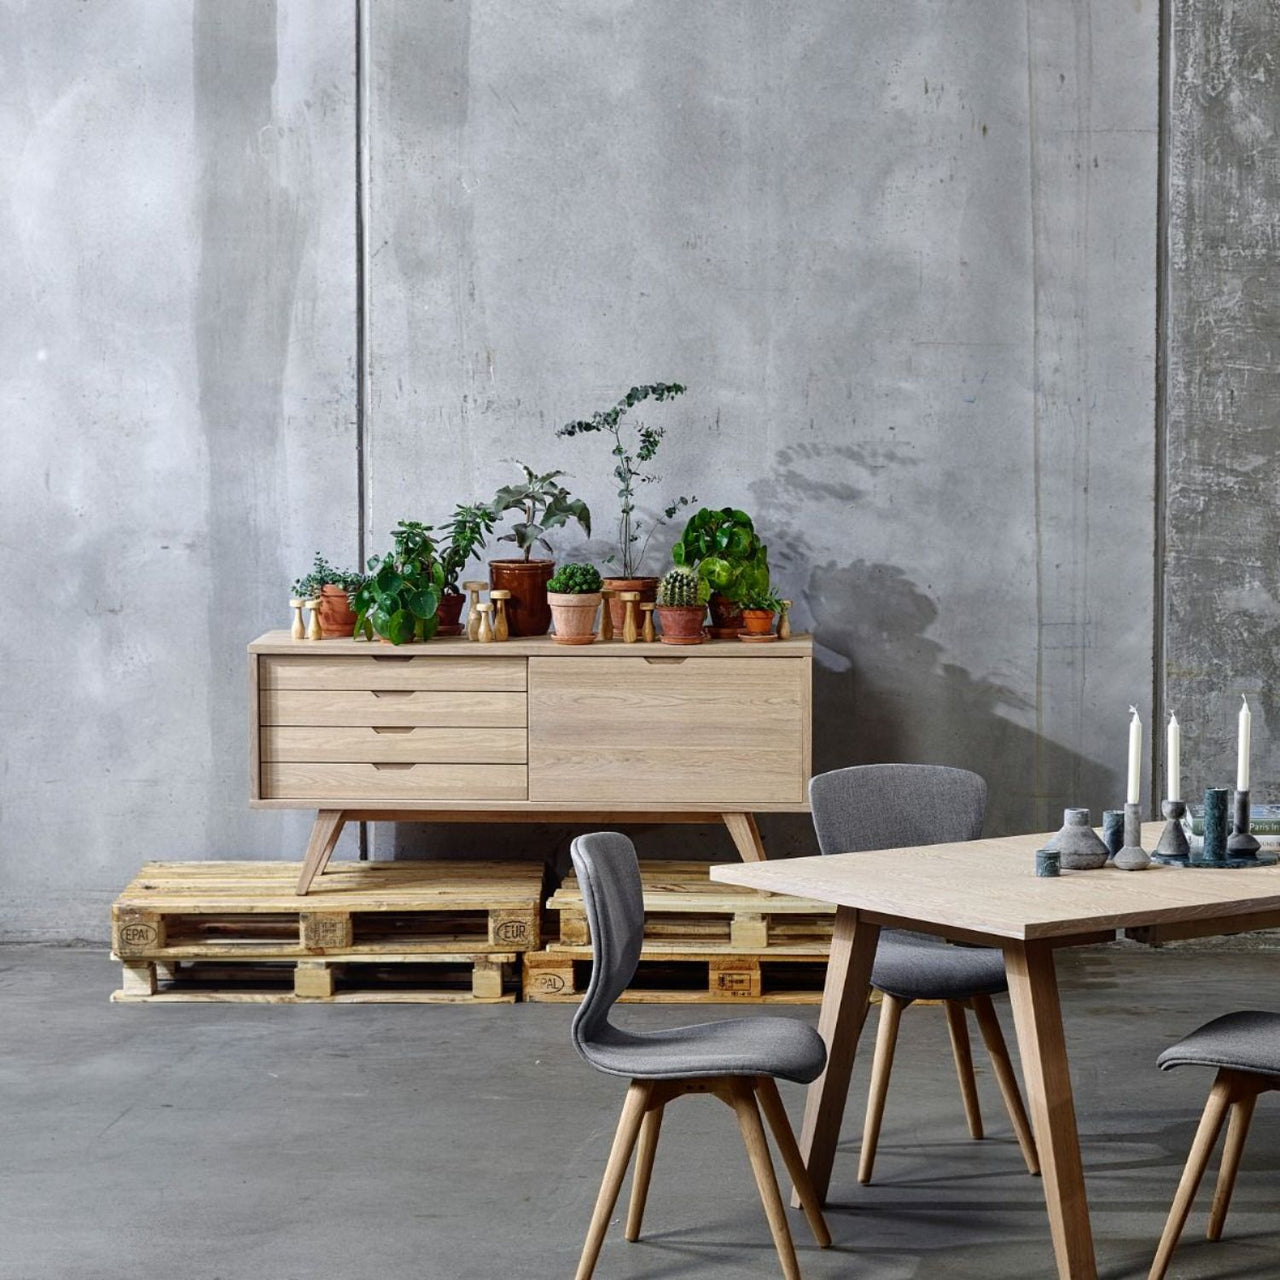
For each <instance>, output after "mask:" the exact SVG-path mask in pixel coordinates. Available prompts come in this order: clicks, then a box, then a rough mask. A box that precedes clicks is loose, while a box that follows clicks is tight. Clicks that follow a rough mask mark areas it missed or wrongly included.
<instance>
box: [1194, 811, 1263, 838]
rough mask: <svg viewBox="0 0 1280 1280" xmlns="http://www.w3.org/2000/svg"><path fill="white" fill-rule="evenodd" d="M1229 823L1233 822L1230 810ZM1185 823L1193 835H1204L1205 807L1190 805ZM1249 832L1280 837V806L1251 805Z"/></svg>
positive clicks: (1228, 814) (1256, 834) (1228, 812)
mask: <svg viewBox="0 0 1280 1280" xmlns="http://www.w3.org/2000/svg"><path fill="white" fill-rule="evenodd" d="M1227 821H1228V823H1229V822H1230V821H1231V812H1230V809H1229V808H1228V811H1227ZM1183 823H1184V825H1185V826H1186V828H1187V830H1188V831H1190V832H1191V834H1192V835H1195V836H1202V835H1204V805H1202V804H1189V805H1188V806H1187V816H1186V818H1184V819H1183ZM1249 830H1250V831H1252V832H1253V834H1254V835H1255V836H1259V837H1261V836H1280V804H1251V805H1250V806H1249Z"/></svg>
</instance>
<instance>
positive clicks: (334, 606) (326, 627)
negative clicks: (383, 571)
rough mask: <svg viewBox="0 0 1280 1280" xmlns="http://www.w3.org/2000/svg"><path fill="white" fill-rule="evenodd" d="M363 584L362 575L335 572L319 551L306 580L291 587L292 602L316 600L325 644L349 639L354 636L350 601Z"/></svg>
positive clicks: (353, 614) (341, 571)
mask: <svg viewBox="0 0 1280 1280" xmlns="http://www.w3.org/2000/svg"><path fill="white" fill-rule="evenodd" d="M363 582H364V574H362V573H355V572H353V571H352V570H348V569H335V568H334V567H333V565H331V564H330V563H329V562H328V561H327V560H326V559H325V558H324V556H322V555H321V554H320V553H319V552H318V551H317V552H316V558H315V561H314V563H313V564H312V566H311V572H310V573H308V574H307V575H306V577H303V578H299V579H298V580H297V581H296V582H295V583H294V584H293V595H294V598H295V599H302V600H319V601H320V604H319V606H318V607H317V612H318V613H319V615H320V634H321V635H323V636H324V637H325V639H326V640H331V639H333V638H334V637H336V636H349V635H351V634H352V632H354V630H355V625H356V613H355V610H354V609H353V608H352V607H351V597H352V596H353V595H354V594H355V592H357V591H358V590H359V589H360V586H361V584H362V583H363Z"/></svg>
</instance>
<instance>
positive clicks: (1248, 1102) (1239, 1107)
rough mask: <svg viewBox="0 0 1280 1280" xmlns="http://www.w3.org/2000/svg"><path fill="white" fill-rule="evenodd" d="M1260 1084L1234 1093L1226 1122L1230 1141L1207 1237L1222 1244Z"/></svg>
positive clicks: (1225, 1152) (1219, 1176) (1225, 1150)
mask: <svg viewBox="0 0 1280 1280" xmlns="http://www.w3.org/2000/svg"><path fill="white" fill-rule="evenodd" d="M1263 1087H1264V1086H1263V1085H1262V1083H1261V1081H1259V1082H1258V1084H1257V1085H1256V1086H1255V1087H1254V1088H1250V1087H1249V1086H1248V1085H1247V1084H1245V1083H1243V1082H1241V1083H1240V1084H1239V1085H1238V1086H1237V1087H1236V1088H1235V1089H1234V1090H1233V1092H1232V1102H1231V1112H1230V1115H1229V1116H1228V1119H1227V1140H1226V1142H1225V1143H1224V1144H1223V1147H1222V1164H1221V1165H1220V1166H1219V1168H1218V1182H1217V1185H1216V1186H1215V1187H1214V1189H1213V1208H1212V1209H1210V1210H1209V1226H1208V1229H1207V1230H1206V1231H1205V1237H1206V1238H1207V1239H1209V1240H1221V1239H1222V1228H1223V1225H1224V1224H1225V1222H1226V1220H1227V1210H1228V1209H1229V1208H1230V1207H1231V1193H1232V1192H1233V1191H1234V1190H1235V1189H1236V1171H1237V1170H1238V1169H1239V1168H1240V1154H1241V1152H1243V1151H1244V1144H1245V1139H1246V1138H1247V1137H1248V1136H1249V1122H1250V1121H1251V1120H1252V1119H1253V1109H1254V1107H1255V1106H1257V1103H1258V1094H1259V1093H1261V1092H1262V1089H1263Z"/></svg>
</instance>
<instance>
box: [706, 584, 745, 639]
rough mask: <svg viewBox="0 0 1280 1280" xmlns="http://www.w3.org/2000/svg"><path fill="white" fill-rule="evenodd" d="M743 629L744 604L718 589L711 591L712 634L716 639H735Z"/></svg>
mask: <svg viewBox="0 0 1280 1280" xmlns="http://www.w3.org/2000/svg"><path fill="white" fill-rule="evenodd" d="M741 630H742V606H741V605H740V604H739V603H738V602H737V601H736V600H730V599H729V597H728V596H722V595H721V594H720V593H719V592H718V591H713V592H712V593H711V636H712V638H713V639H715V640H734V639H736V638H737V635H738V632H739V631H741Z"/></svg>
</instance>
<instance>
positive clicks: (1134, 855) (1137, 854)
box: [1115, 804, 1151, 871]
mask: <svg viewBox="0 0 1280 1280" xmlns="http://www.w3.org/2000/svg"><path fill="white" fill-rule="evenodd" d="M1115 862H1116V866H1117V867H1119V868H1120V870H1121V871H1145V870H1146V869H1147V868H1148V867H1149V866H1150V865H1151V859H1150V858H1149V857H1148V856H1147V851H1146V850H1145V849H1144V848H1143V847H1142V810H1141V807H1140V806H1139V805H1136V804H1127V805H1125V807H1124V847H1123V848H1122V849H1121V850H1120V852H1119V853H1117V854H1116V859H1115Z"/></svg>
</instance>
